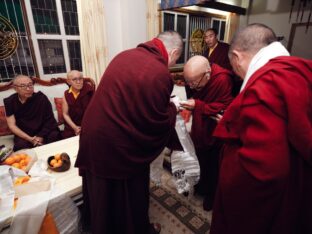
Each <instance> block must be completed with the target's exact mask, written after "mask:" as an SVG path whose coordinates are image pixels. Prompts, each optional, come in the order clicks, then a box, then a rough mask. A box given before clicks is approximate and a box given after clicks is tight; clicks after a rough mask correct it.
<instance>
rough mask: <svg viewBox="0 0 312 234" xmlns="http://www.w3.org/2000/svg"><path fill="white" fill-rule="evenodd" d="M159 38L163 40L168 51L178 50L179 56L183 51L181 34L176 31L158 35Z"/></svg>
mask: <svg viewBox="0 0 312 234" xmlns="http://www.w3.org/2000/svg"><path fill="white" fill-rule="evenodd" d="M157 38H158V39H159V40H161V41H162V42H163V43H164V45H165V47H166V49H167V50H169V51H170V50H173V49H177V50H178V51H179V54H182V51H183V40H182V37H181V35H180V34H179V33H177V32H175V31H165V32H162V33H160V34H158V36H157Z"/></svg>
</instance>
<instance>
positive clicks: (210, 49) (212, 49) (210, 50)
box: [208, 42, 218, 56]
mask: <svg viewBox="0 0 312 234" xmlns="http://www.w3.org/2000/svg"><path fill="white" fill-rule="evenodd" d="M217 45H218V42H217V43H216V44H215V45H214V47H212V48H209V55H208V56H210V55H211V53H212V52H213V51H214V49H215V48H216V47H217Z"/></svg>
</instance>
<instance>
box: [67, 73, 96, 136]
mask: <svg viewBox="0 0 312 234" xmlns="http://www.w3.org/2000/svg"><path fill="white" fill-rule="evenodd" d="M67 83H68V84H69V85H70V88H69V89H68V90H66V91H65V93H64V97H63V102H62V111H63V117H64V120H65V123H64V124H65V128H64V131H63V133H62V135H63V138H68V137H73V136H76V135H79V134H80V131H81V121H82V117H83V115H84V112H85V110H86V109H87V107H88V104H89V102H90V100H91V98H92V96H93V93H94V89H93V87H92V86H91V85H90V84H89V83H86V82H84V79H83V76H82V74H81V72H79V71H77V70H72V71H70V72H68V74H67Z"/></svg>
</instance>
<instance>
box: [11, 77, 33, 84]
mask: <svg viewBox="0 0 312 234" xmlns="http://www.w3.org/2000/svg"><path fill="white" fill-rule="evenodd" d="M22 78H24V79H29V81H32V79H31V78H30V77H29V76H26V75H17V76H15V77H14V79H13V80H12V82H13V85H16V84H17V83H18V81H19V80H20V79H22Z"/></svg>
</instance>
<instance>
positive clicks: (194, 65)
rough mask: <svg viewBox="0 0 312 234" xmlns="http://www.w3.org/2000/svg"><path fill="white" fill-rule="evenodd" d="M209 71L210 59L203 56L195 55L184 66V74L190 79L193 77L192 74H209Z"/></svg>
mask: <svg viewBox="0 0 312 234" xmlns="http://www.w3.org/2000/svg"><path fill="white" fill-rule="evenodd" d="M208 70H210V65H209V61H208V59H207V58H205V57H204V56H201V55H195V56H193V57H191V58H190V59H189V60H188V61H187V63H186V64H185V65H184V71H183V73H184V75H185V76H187V77H188V76H192V75H191V74H198V73H202V72H207V71H208Z"/></svg>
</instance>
